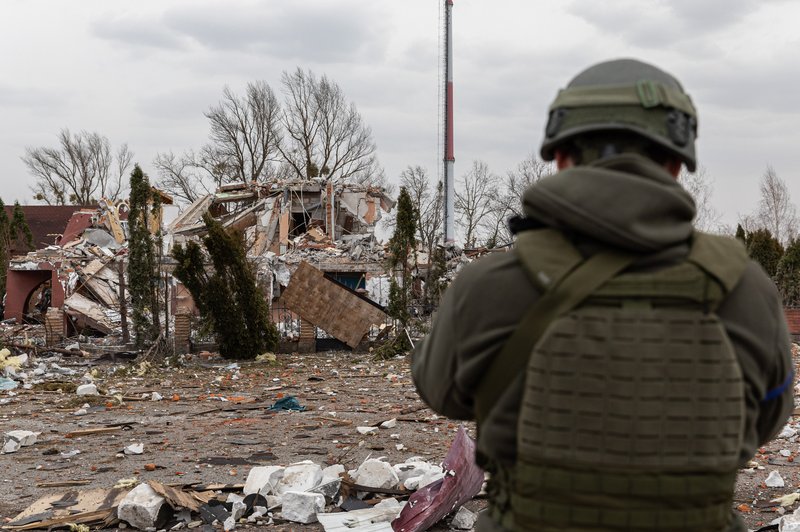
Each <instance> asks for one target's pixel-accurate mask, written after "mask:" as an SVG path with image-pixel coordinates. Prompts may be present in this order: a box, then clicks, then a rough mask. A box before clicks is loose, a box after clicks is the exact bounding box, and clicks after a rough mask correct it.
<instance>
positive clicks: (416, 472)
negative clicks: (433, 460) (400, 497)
mask: <svg viewBox="0 0 800 532" xmlns="http://www.w3.org/2000/svg"><path fill="white" fill-rule="evenodd" d="M392 469H394V472H395V473H396V474H397V478H398V479H400V482H403V483H405V481H406V480H408V479H409V478H412V477H420V476H422V475H424V474H425V473H427V472H428V471H434V470H437V469H438V470H439V471H441V468H439V466H435V465H433V464H429V463H428V462H423V461H421V460H420V461H418V462H408V461H406V462H405V463H402V464H395V465H394V467H393V468H392Z"/></svg>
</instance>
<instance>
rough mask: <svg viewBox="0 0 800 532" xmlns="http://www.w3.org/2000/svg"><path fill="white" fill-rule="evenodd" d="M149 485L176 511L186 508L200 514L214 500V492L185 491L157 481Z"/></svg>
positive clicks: (150, 482)
mask: <svg viewBox="0 0 800 532" xmlns="http://www.w3.org/2000/svg"><path fill="white" fill-rule="evenodd" d="M147 483H148V484H150V487H151V488H153V491H155V492H156V493H158V494H159V495H161V496H162V497H164V498H165V499H166V500H167V502H168V503H169V505H170V506H172V507H173V508H174V509H176V510H177V509H178V508H186V509H187V510H191V511H193V512H199V511H200V507H201V506H202V505H204V504H208V501H210V500H211V499H213V498H214V492H213V491H183V490H180V489H177V488H173V487H172V486H165V485H164V484H162V483H160V482H158V481H156V480H150V481H148V482H147Z"/></svg>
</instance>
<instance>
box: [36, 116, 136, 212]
mask: <svg viewBox="0 0 800 532" xmlns="http://www.w3.org/2000/svg"><path fill="white" fill-rule="evenodd" d="M58 144H59V146H58V147H57V148H48V147H44V146H43V147H40V148H31V147H28V148H26V149H25V155H24V156H23V157H22V162H24V163H25V166H27V167H28V171H29V172H30V173H31V174H32V175H33V176H34V177H35V178H36V184H35V185H34V186H33V187H31V190H32V191H33V192H34V197H35V198H36V199H37V200H39V201H44V202H46V203H48V204H49V205H65V204H67V203H77V204H80V205H88V204H91V203H93V202H95V201H97V200H99V199H101V198H108V199H111V200H116V199H117V198H119V197H120V196H121V195H122V192H123V189H124V180H123V177H124V176H125V174H126V173H127V171H128V168H129V167H130V164H131V160H132V159H133V153H132V152H131V151H130V150H128V145H127V144H122V145H121V146H120V147H119V149H118V150H117V152H116V154H112V150H111V143H110V142H109V140H108V138H107V137H105V136H104V135H101V134H99V133H94V132H88V131H81V132H80V133H77V134H75V135H73V134H71V133H70V132H69V130H68V129H66V128H65V129H62V130H61V131H60V132H59V134H58Z"/></svg>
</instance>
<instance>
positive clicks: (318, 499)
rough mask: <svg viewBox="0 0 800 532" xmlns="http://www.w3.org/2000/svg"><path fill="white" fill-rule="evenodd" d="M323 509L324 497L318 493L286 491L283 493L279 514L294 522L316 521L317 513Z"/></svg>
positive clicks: (306, 522)
mask: <svg viewBox="0 0 800 532" xmlns="http://www.w3.org/2000/svg"><path fill="white" fill-rule="evenodd" d="M323 510H325V497H324V496H323V495H322V494H320V493H306V492H302V491H287V492H286V493H284V494H283V507H282V508H281V516H282V517H283V518H284V519H286V520H287V521H293V522H295V523H303V524H308V523H316V522H317V513H318V512H322V511H323Z"/></svg>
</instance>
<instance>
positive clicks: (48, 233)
mask: <svg viewBox="0 0 800 532" xmlns="http://www.w3.org/2000/svg"><path fill="white" fill-rule="evenodd" d="M82 208H84V207H81V206H76V205H23V206H22V212H23V213H25V220H26V221H27V222H28V227H30V228H31V233H33V246H34V248H35V249H41V248H43V247H46V246H49V245H51V244H54V243H55V241H56V237H57V236H59V235H61V234H62V233H63V232H64V229H65V228H66V227H67V222H69V219H70V218H71V217H72V213H74V212H75V211H79V210H81V209H82ZM5 210H6V215H7V216H8V217H9V219H10V218H11V217H12V216H13V215H14V206H13V205H6V206H5ZM28 251H30V250H28V249H12V256H13V255H24V254H25V253H27V252H28Z"/></svg>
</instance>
